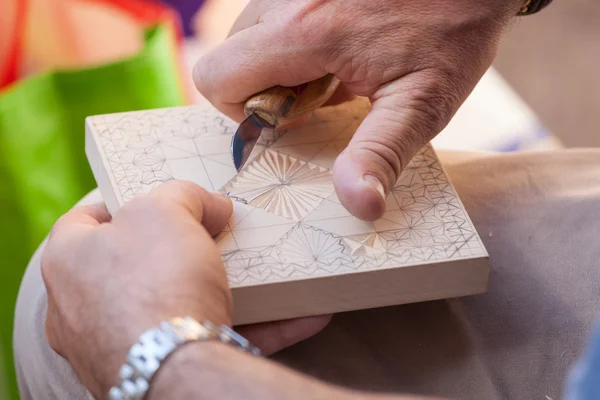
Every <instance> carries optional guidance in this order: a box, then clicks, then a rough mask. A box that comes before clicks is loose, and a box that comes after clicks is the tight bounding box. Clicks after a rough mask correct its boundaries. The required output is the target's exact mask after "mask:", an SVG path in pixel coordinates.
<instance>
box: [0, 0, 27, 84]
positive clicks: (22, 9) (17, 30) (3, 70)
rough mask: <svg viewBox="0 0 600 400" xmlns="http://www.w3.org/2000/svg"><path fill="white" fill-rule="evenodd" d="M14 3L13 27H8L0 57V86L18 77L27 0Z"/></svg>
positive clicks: (7, 23) (7, 22) (18, 0)
mask: <svg viewBox="0 0 600 400" xmlns="http://www.w3.org/2000/svg"><path fill="white" fill-rule="evenodd" d="M14 4H15V11H14V18H15V23H14V24H12V28H13V29H10V28H9V33H8V35H7V36H6V37H7V38H8V46H7V48H6V54H5V55H4V56H3V57H0V88H2V87H3V86H6V85H8V84H10V83H12V82H14V81H15V80H17V78H18V70H19V60H20V58H21V51H22V46H21V38H22V37H23V34H22V32H23V30H24V29H25V23H24V21H25V15H26V12H27V0H15V1H14ZM7 7H8V5H7ZM7 14H8V17H7V18H10V13H8V12H7ZM5 22H6V26H9V27H11V25H10V24H9V21H5ZM11 32H12V33H11Z"/></svg>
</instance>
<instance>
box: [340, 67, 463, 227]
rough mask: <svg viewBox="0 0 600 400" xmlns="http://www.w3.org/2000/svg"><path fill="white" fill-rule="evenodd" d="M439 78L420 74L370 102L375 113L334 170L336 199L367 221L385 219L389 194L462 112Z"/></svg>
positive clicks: (453, 95) (378, 95) (386, 90)
mask: <svg viewBox="0 0 600 400" xmlns="http://www.w3.org/2000/svg"><path fill="white" fill-rule="evenodd" d="M447 86H448V85H446V84H444V80H443V79H440V78H439V77H438V76H428V75H426V74H420V75H419V74H416V75H414V76H407V77H404V78H402V79H401V80H399V81H397V82H394V83H393V84H390V85H388V86H387V87H385V88H383V89H382V90H380V91H379V92H377V93H376V94H375V96H373V97H372V98H371V101H372V109H371V111H370V112H369V114H368V115H367V117H366V118H365V119H364V121H363V122H362V123H361V125H360V127H359V128H358V130H357V132H356V133H355V135H354V137H353V138H352V140H351V141H350V143H349V145H348V147H347V148H346V149H345V150H344V151H343V152H342V153H341V154H340V155H339V157H338V158H337V160H336V162H335V164H334V168H333V180H334V186H335V189H336V192H337V195H338V197H339V199H340V201H341V203H342V204H343V205H344V206H345V207H346V209H347V210H348V211H349V212H350V213H352V214H353V215H355V216H356V217H358V218H360V219H363V220H369V221H372V220H375V219H378V218H380V217H381V216H382V215H383V214H384V212H385V207H386V200H385V197H386V194H387V193H389V191H390V190H391V188H392V187H393V185H394V184H395V183H396V181H397V179H398V177H399V176H400V173H401V172H402V170H403V169H404V167H406V165H407V164H408V162H409V161H410V160H411V159H412V158H413V156H414V155H415V154H416V153H417V152H418V151H419V150H420V149H421V147H423V146H424V145H425V144H426V143H427V142H428V141H429V140H431V139H432V138H433V136H435V135H436V134H437V133H439V132H440V131H441V130H442V129H443V127H444V126H445V125H446V124H447V123H448V121H449V120H450V118H451V116H452V115H453V113H454V112H455V111H456V109H457V108H458V104H460V103H459V102H458V99H456V94H457V93H460V90H456V89H452V88H448V87H447Z"/></svg>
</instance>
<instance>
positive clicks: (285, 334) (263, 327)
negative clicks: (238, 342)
mask: <svg viewBox="0 0 600 400" xmlns="http://www.w3.org/2000/svg"><path fill="white" fill-rule="evenodd" d="M329 321H331V315H320V316H315V317H306V318H296V319H290V320H285V321H276V322H266V323H261V324H254V325H246V326H240V327H237V328H236V330H237V331H238V332H239V333H240V334H241V335H243V336H244V337H246V338H247V339H248V340H249V341H250V342H252V343H253V344H254V345H255V346H257V347H258V348H259V349H260V350H261V352H262V353H263V354H265V355H270V354H273V353H276V352H278V351H280V350H283V349H284V348H286V347H289V346H292V345H294V344H296V343H298V342H301V341H303V340H305V339H308V338H309V337H311V336H314V335H316V334H317V333H319V332H321V331H322V330H323V329H324V328H325V327H326V326H327V324H329Z"/></svg>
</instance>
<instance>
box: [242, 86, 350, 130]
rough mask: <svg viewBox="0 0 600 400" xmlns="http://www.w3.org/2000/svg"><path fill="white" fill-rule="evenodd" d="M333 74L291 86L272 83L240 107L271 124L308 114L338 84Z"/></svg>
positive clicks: (319, 105) (276, 124)
mask: <svg viewBox="0 0 600 400" xmlns="http://www.w3.org/2000/svg"><path fill="white" fill-rule="evenodd" d="M339 84H340V81H339V80H338V79H337V78H336V77H335V76H334V75H325V76H324V77H322V78H319V79H317V80H314V81H312V82H308V83H305V84H302V85H299V86H294V87H283V86H275V87H272V88H270V89H267V90H264V91H262V92H260V93H258V94H256V95H254V96H252V97H251V98H250V99H249V100H248V101H247V102H246V105H245V107H244V111H245V113H246V116H249V115H250V114H256V115H257V116H259V117H260V118H261V119H262V120H264V122H266V123H267V124H268V125H270V127H271V128H277V127H278V126H279V125H281V124H284V123H286V122H289V121H292V120H294V119H297V118H299V117H303V116H305V115H307V114H310V113H311V112H313V111H314V110H316V109H317V108H319V107H321V106H322V105H323V104H324V103H325V102H326V101H327V100H329V98H330V97H331V95H332V94H333V93H334V92H335V90H336V89H337V88H338V86H339Z"/></svg>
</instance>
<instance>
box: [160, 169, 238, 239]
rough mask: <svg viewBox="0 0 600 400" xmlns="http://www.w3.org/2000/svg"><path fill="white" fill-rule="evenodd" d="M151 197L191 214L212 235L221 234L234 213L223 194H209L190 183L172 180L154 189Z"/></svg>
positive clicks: (229, 201) (231, 205) (229, 202)
mask: <svg viewBox="0 0 600 400" xmlns="http://www.w3.org/2000/svg"><path fill="white" fill-rule="evenodd" d="M149 197H150V198H152V199H155V200H158V201H160V202H165V201H166V202H168V203H170V204H171V205H176V206H177V207H180V209H182V210H184V211H186V212H187V213H189V214H191V215H192V216H193V217H194V218H195V219H196V220H197V221H198V222H200V223H201V224H202V225H203V226H204V227H205V228H206V230H207V231H208V232H209V233H210V234H211V235H213V236H214V235H216V234H217V233H219V232H221V231H222V230H223V228H224V227H225V225H226V224H227V221H228V220H229V217H231V214H232V212H233V204H232V202H231V200H230V199H229V198H228V197H227V196H226V195H225V194H223V193H218V192H207V191H206V190H204V189H203V188H201V187H200V186H198V185H196V184H195V183H193V182H189V181H179V180H171V181H168V182H165V183H163V184H162V185H160V186H157V187H156V188H154V189H153V190H152V191H151V192H150V193H149Z"/></svg>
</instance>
